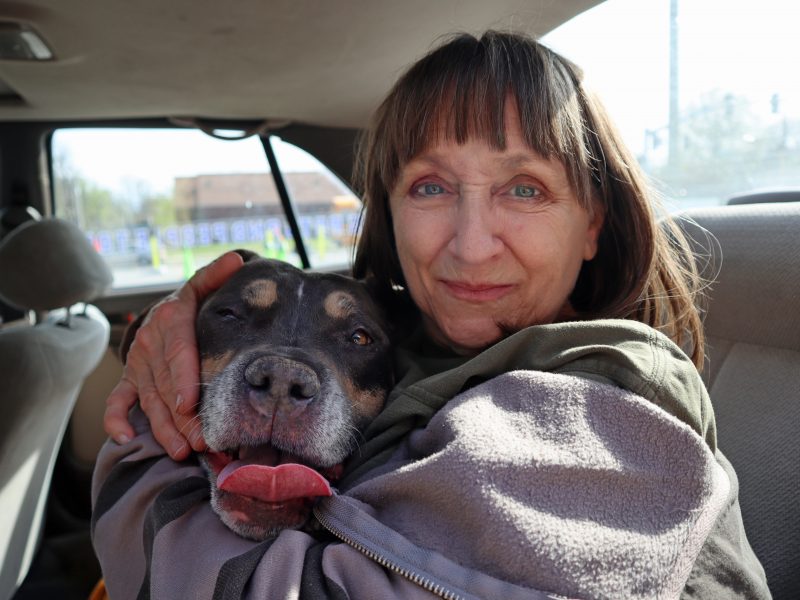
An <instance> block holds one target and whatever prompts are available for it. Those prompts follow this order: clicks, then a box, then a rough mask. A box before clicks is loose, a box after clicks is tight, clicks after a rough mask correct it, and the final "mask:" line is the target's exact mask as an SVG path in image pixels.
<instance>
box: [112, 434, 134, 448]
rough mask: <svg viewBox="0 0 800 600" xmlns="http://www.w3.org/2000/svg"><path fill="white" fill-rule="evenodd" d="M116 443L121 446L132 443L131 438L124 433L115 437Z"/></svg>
mask: <svg viewBox="0 0 800 600" xmlns="http://www.w3.org/2000/svg"><path fill="white" fill-rule="evenodd" d="M114 441H115V442H117V443H118V444H119V445H120V446H121V445H122V444H127V443H128V442H130V441H131V438H130V437H129V436H127V435H125V434H124V433H118V434H117V435H115V436H114Z"/></svg>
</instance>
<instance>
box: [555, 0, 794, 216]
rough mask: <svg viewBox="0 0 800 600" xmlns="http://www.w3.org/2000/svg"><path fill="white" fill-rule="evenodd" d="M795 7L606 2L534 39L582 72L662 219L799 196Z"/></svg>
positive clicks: (677, 0) (674, 0) (715, 1)
mask: <svg viewBox="0 0 800 600" xmlns="http://www.w3.org/2000/svg"><path fill="white" fill-rule="evenodd" d="M798 22H800V5H798V4H796V3H793V2H787V1H785V0H763V1H761V2H756V3H753V2H750V3H745V2H734V3H731V2H730V1H729V0H702V1H695V0H692V1H687V0H607V1H606V2H603V3H602V4H600V5H599V6H597V7H595V8H593V9H591V10H589V11H587V12H585V13H583V14H581V15H579V16H577V17H576V18H574V19H572V20H571V21H569V22H567V23H565V24H564V25H562V26H561V27H559V28H557V29H556V30H554V31H553V32H551V33H550V34H548V35H547V36H545V37H544V38H543V42H545V43H546V44H547V45H549V46H550V47H552V48H553V49H555V50H557V51H559V52H561V53H562V54H564V55H565V56H567V57H568V58H570V59H571V60H573V61H574V62H576V63H577V64H578V65H580V66H581V67H582V68H583V69H584V70H585V73H586V77H587V81H588V83H589V85H590V87H591V88H593V89H594V90H596V91H597V92H598V93H599V95H600V97H601V98H602V99H603V100H604V103H605V105H606V106H607V107H608V109H609V112H610V113H611V116H612V118H613V119H614V121H615V122H616V123H617V125H618V126H619V128H620V130H621V132H622V134H623V136H624V137H625V138H626V141H627V143H628V145H629V146H630V147H631V149H632V150H633V151H634V152H635V154H636V156H637V158H638V159H639V162H640V164H641V165H642V166H643V167H644V169H645V170H646V172H647V173H648V174H649V175H650V176H651V178H652V180H653V182H654V183H655V184H656V186H657V187H658V189H659V190H660V191H661V192H662V193H663V195H664V198H665V203H666V205H667V207H668V208H670V209H680V208H685V207H690V206H702V205H714V204H721V203H724V202H725V201H726V200H727V199H728V198H729V197H731V196H733V195H737V194H740V193H745V192H750V191H754V190H776V189H784V188H791V187H794V188H797V187H798V186H800V152H798V143H800V80H799V79H798V78H797V77H796V76H795V73H796V71H797V65H798V64H800V44H798V43H797V23H798Z"/></svg>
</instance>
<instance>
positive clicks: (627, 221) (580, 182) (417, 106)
mask: <svg viewBox="0 0 800 600" xmlns="http://www.w3.org/2000/svg"><path fill="white" fill-rule="evenodd" d="M581 79H582V73H581V71H580V69H579V68H578V67H577V66H576V65H574V64H573V63H571V62H570V61H568V60H566V59H565V58H563V57H562V56H560V55H558V54H556V53H555V52H553V51H551V50H549V49H548V48H546V47H545V46H543V45H541V44H539V43H538V42H536V41H535V40H533V39H531V38H529V37H526V36H524V35H520V34H512V33H501V32H496V31H489V32H486V33H485V34H483V35H482V36H481V37H480V38H475V37H474V36H471V35H468V34H460V35H457V36H455V37H453V38H451V39H450V40H449V41H447V42H446V43H444V44H443V45H441V46H440V47H438V48H437V49H434V50H433V51H431V52H430V53H429V54H427V55H426V56H424V57H423V58H422V59H420V60H419V61H417V62H416V63H415V64H414V65H413V66H412V67H411V68H410V69H409V70H408V71H407V72H406V73H405V74H404V75H403V76H402V77H401V78H400V79H399V80H398V81H397V83H396V84H395V86H394V88H393V89H392V90H391V92H390V93H389V95H388V96H387V98H386V99H385V100H384V102H383V103H382V104H381V105H380V107H379V108H378V110H377V111H376V112H375V114H374V115H373V120H372V122H371V124H370V127H369V128H368V130H367V132H366V135H365V137H364V138H363V139H362V143H361V148H360V162H359V164H358V165H357V167H358V169H357V178H356V180H357V185H358V186H359V188H360V191H361V192H362V196H363V201H364V208H365V213H363V215H362V216H363V229H362V235H361V238H360V240H359V243H358V246H357V248H356V255H355V261H354V266H353V272H354V275H355V276H356V277H360V278H367V277H369V278H371V279H374V282H375V284H376V285H377V287H378V288H379V289H381V290H383V292H384V293H385V294H386V296H387V297H389V296H391V295H394V297H395V298H396V299H397V298H399V299H400V300H403V301H405V302H406V304H409V303H410V298H409V296H408V294H407V292H405V291H403V290H399V289H398V288H401V287H402V286H403V285H404V279H403V273H402V271H401V269H400V262H399V259H398V257H397V252H396V249H395V246H394V237H393V230H392V217H391V214H390V212H389V202H388V200H389V193H390V190H391V189H392V188H393V187H394V185H395V183H396V182H397V178H398V176H399V174H400V170H401V169H402V167H403V165H405V164H406V163H407V162H408V161H409V160H410V159H412V158H413V157H414V156H416V155H417V154H418V153H420V152H421V151H423V150H425V149H426V148H427V147H428V146H429V145H430V144H431V143H433V142H435V141H436V140H435V137H436V136H437V135H440V132H441V131H444V132H445V135H446V136H447V137H448V139H452V140H455V141H456V142H458V143H463V142H464V141H466V140H467V139H471V138H479V139H483V140H485V141H486V142H487V143H489V144H490V145H491V146H492V147H494V148H497V149H502V148H504V147H505V131H504V127H503V123H504V115H503V113H504V109H505V106H506V99H507V98H508V97H509V95H510V96H511V97H512V98H513V99H514V100H515V101H516V106H517V107H518V111H519V119H520V125H521V127H522V132H523V135H524V137H525V141H526V143H527V144H528V146H529V147H530V148H531V149H532V150H534V151H535V152H537V153H539V154H540V155H542V156H543V157H545V158H556V159H557V160H559V161H560V162H561V163H562V164H563V165H564V166H565V168H566V171H567V176H568V178H569V181H570V184H571V185H572V187H573V189H574V191H575V193H576V195H577V197H578V199H579V202H580V203H581V204H582V206H583V207H584V208H586V209H587V210H589V211H590V212H591V211H593V210H596V207H597V206H600V207H601V210H602V211H603V212H604V217H605V221H604V224H603V228H602V230H601V232H600V237H599V240H598V252H597V255H596V256H595V258H594V259H593V260H591V261H586V262H584V264H583V266H582V268H581V272H580V274H579V276H578V280H577V282H576V285H575V288H574V290H573V292H572V294H571V296H570V301H571V304H572V307H573V308H574V310H575V311H576V313H577V315H578V317H577V318H580V319H592V318H624V319H634V320H637V321H641V322H643V323H647V324H649V325H651V326H653V327H655V328H657V329H660V330H662V331H664V332H665V333H666V334H667V335H668V336H669V337H671V338H672V339H673V340H674V341H675V342H676V343H678V344H679V345H682V346H683V347H684V348H685V349H686V350H687V352H688V353H689V354H690V355H691V356H692V358H693V360H694V362H695V364H696V365H697V366H698V368H702V362H703V330H702V323H701V320H700V315H699V311H698V308H697V306H696V304H695V300H696V296H697V294H698V292H699V289H700V283H701V282H700V278H699V276H698V275H697V271H696V267H695V264H694V259H693V257H692V255H691V252H690V250H689V247H688V244H687V243H686V240H685V238H684V237H683V235H682V234H681V232H680V229H679V228H678V227H677V226H676V225H675V224H674V223H672V221H671V220H670V219H668V218H664V219H662V221H661V222H660V223H659V222H658V221H657V216H656V213H655V209H654V198H653V196H654V195H653V194H652V192H651V191H650V189H649V187H648V185H647V183H646V177H645V176H644V174H643V173H642V172H641V170H640V168H639V166H638V164H637V162H636V160H635V159H634V158H633V157H632V155H631V154H630V152H629V151H628V149H627V148H626V147H625V145H624V143H623V142H622V140H621V138H620V135H619V134H618V132H617V131H616V129H615V128H614V126H613V124H612V123H611V121H610V119H609V118H608V115H607V113H606V111H605V109H604V108H603V106H602V105H601V103H600V102H599V101H598V100H597V98H595V97H594V96H593V95H591V94H589V93H588V92H587V91H586V90H585V89H584V88H583V86H582V84H581ZM398 294H399V297H398Z"/></svg>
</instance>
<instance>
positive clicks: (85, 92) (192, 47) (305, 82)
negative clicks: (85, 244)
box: [0, 0, 599, 128]
mask: <svg viewBox="0 0 800 600" xmlns="http://www.w3.org/2000/svg"><path fill="white" fill-rule="evenodd" d="M598 3H599V2H597V1H596V0H595V1H592V0H492V1H487V0H403V1H400V0H388V1H387V0H345V1H333V0H269V1H266V0H237V1H236V2H220V1H219V0H166V1H165V0H137V1H131V0H103V1H100V2H98V1H96V0H91V1H90V0H74V1H68V2H65V1H64V0H37V1H32V2H27V1H26V2H7V1H2V0H0V20H5V21H13V22H18V23H22V24H26V25H29V26H32V27H33V28H34V29H35V30H36V31H37V32H38V33H39V34H40V35H41V37H42V38H44V39H45V40H46V42H47V44H48V45H49V46H50V48H51V49H52V51H53V53H54V55H55V59H54V60H51V61H43V62H33V61H10V60H0V121H22V120H24V121H31V120H57V121H66V120H83V119H93V120H96V119H119V118H144V117H163V116H176V117H181V116H182V117H201V118H202V117H205V118H216V119H273V120H276V121H282V120H285V121H290V122H294V123H308V124H315V125H323V126H328V127H356V128H358V127H363V125H364V124H365V122H366V120H367V118H368V115H369V114H370V113H371V112H372V110H373V109H374V108H375V106H376V105H377V103H378V102H379V101H380V99H381V98H382V97H383V96H384V95H385V93H386V92H387V91H388V89H389V86H390V85H391V84H392V83H393V81H394V80H395V79H396V78H397V76H398V75H399V74H400V72H402V70H403V68H404V67H405V66H407V65H408V64H410V63H411V62H413V61H414V60H415V59H416V58H418V57H419V56H421V55H422V54H424V53H425V52H426V51H427V50H429V49H430V48H431V47H432V46H433V45H435V43H436V40H437V39H440V37H441V36H442V35H443V34H446V33H449V32H453V31H467V32H472V33H479V32H480V31H482V30H484V29H487V28H496V29H504V30H506V29H513V30H521V31H525V32H528V33H531V34H534V35H543V34H544V33H546V32H548V31H550V30H552V29H553V28H555V27H556V26H558V25H559V24H561V23H563V22H565V21H567V20H569V19H570V18H571V17H572V16H574V15H576V14H578V13H580V12H583V11H584V10H586V9H588V8H590V7H591V6H594V5H596V4H598Z"/></svg>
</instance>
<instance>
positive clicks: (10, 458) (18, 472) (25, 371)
mask: <svg viewBox="0 0 800 600" xmlns="http://www.w3.org/2000/svg"><path fill="white" fill-rule="evenodd" d="M0 268H2V277H1V278H0V298H3V299H6V300H7V301H9V302H12V303H13V304H14V305H15V306H17V307H19V308H21V309H24V310H33V309H35V310H37V311H46V310H50V309H54V308H56V307H59V306H65V305H68V304H71V303H73V302H79V301H88V300H91V299H92V298H94V297H95V296H97V295H98V294H100V293H101V292H102V291H103V289H104V287H105V286H107V285H108V284H109V283H110V281H111V278H110V272H109V271H108V267H107V266H106V265H105V263H103V262H102V260H101V259H100V258H99V256H98V255H97V252H96V251H95V250H94V249H93V248H92V246H91V244H89V242H88V241H87V240H86V237H85V236H84V235H83V234H82V233H81V232H80V230H79V229H78V228H77V227H75V226H74V225H71V224H69V223H66V222H64V221H60V220H58V219H46V220H43V221H36V222H31V223H28V224H25V225H22V226H20V227H19V228H18V229H15V230H14V232H12V233H11V234H9V235H8V236H7V237H5V238H4V239H3V240H2V243H0ZM108 338H109V324H108V321H107V320H106V318H105V316H103V314H102V313H101V312H100V311H99V310H97V309H96V308H95V307H93V306H82V307H81V309H80V310H73V311H72V314H71V315H70V314H69V313H68V310H67V309H61V310H56V311H53V312H49V313H48V314H46V315H45V317H44V318H43V319H42V320H41V321H40V322H38V323H35V324H32V323H28V322H24V323H20V324H15V325H13V326H8V327H5V328H2V329H0V381H2V382H3V385H2V389H0V482H2V485H0V600H6V599H7V598H10V597H12V596H13V595H14V593H15V591H16V590H17V588H18V587H19V585H20V583H21V582H22V581H23V579H24V577H25V575H26V573H27V572H28V569H29V568H30V565H31V561H32V559H33V556H34V554H35V552H36V550H37V548H38V546H39V542H40V535H41V533H42V531H43V519H44V512H45V511H44V508H45V503H46V500H47V495H48V491H49V488H50V480H51V476H52V473H53V468H54V465H55V461H56V456H57V454H58V449H59V447H60V445H61V440H62V438H63V436H64V432H65V429H66V427H67V423H68V421H69V416H70V414H71V412H72V407H73V405H74V403H75V399H76V398H77V396H78V392H79V390H80V388H81V384H82V382H83V380H84V378H85V377H86V376H87V375H88V374H89V373H90V372H91V371H92V369H93V368H94V367H95V365H96V364H97V363H98V361H99V360H100V358H101V357H102V355H103V353H104V352H105V350H106V348H107V346H108Z"/></svg>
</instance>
